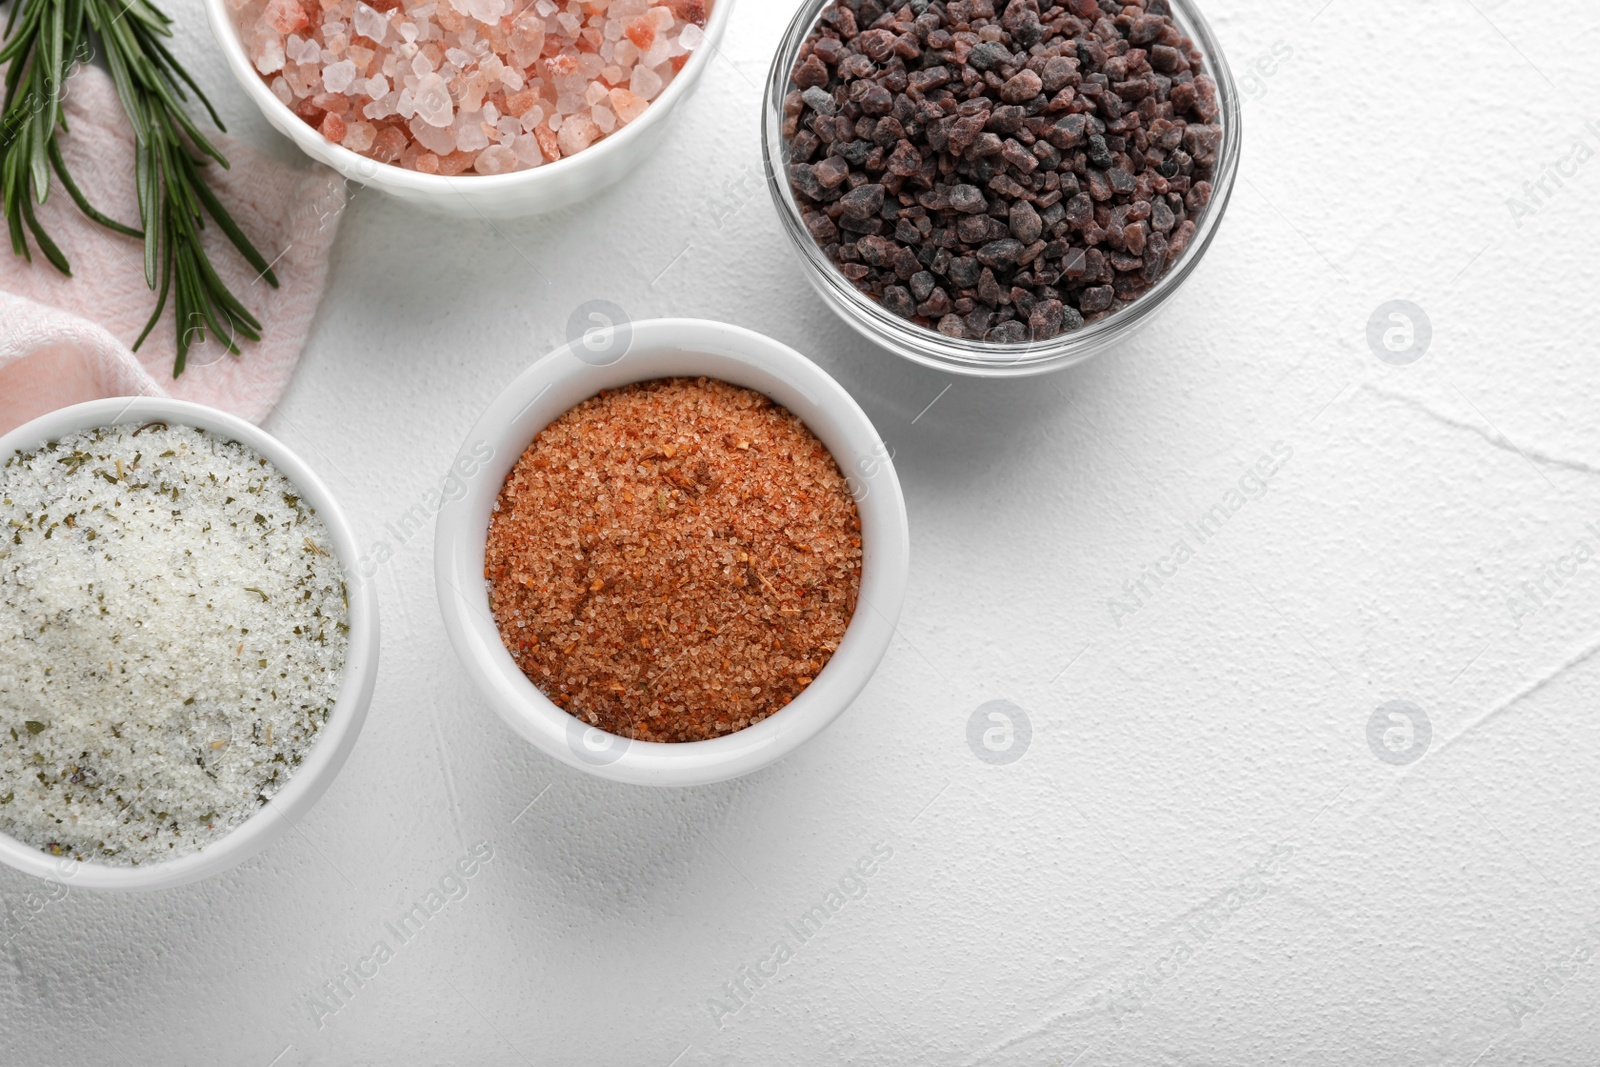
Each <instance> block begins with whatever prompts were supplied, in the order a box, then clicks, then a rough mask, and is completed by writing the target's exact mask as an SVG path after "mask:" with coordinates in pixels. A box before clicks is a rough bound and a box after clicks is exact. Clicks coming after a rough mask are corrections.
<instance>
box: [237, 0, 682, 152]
mask: <svg viewBox="0 0 1600 1067" xmlns="http://www.w3.org/2000/svg"><path fill="white" fill-rule="evenodd" d="M230 6H233V7H235V8H236V11H235V15H234V17H235V19H236V20H237V24H238V25H239V27H240V30H241V35H242V36H243V38H244V41H245V45H246V48H247V50H248V52H249V54H250V57H251V59H252V61H253V62H254V63H255V65H256V68H257V70H259V71H261V73H262V75H263V76H264V77H265V78H266V80H267V81H268V82H269V83H270V85H271V87H272V90H273V93H274V94H275V95H276V96H278V98H279V99H280V100H282V101H283V102H284V103H285V104H286V105H288V106H289V107H290V108H291V109H293V110H294V111H295V112H296V113H297V114H299V115H300V116H301V117H302V118H303V119H305V121H307V122H308V123H310V124H311V125H313V126H316V127H318V128H319V129H322V130H324V132H325V134H326V133H330V132H331V131H335V130H336V131H338V133H339V136H340V138H342V140H343V143H344V144H345V146H346V147H348V148H350V149H351V150H353V151H357V152H360V153H362V154H363V155H367V156H369V157H371V158H373V159H376V160H379V161H381V162H390V163H397V164H399V165H401V166H407V167H411V168H413V169H417V170H422V171H426V172H428V173H440V174H462V173H473V172H476V173H494V174H501V173H507V172H509V171H512V170H522V169H527V168H529V167H535V166H539V165H540V164H542V163H544V162H547V161H550V160H556V159H560V158H561V157H562V156H564V155H572V154H574V153H576V152H581V151H583V150H584V149H585V148H588V147H590V146H591V145H593V144H594V143H595V142H597V141H599V140H601V139H602V138H604V137H605V136H607V135H609V134H611V133H612V132H614V131H615V130H617V129H620V128H622V127H624V126H626V125H627V124H628V123H631V122H634V121H637V120H638V118H639V117H640V116H641V115H643V114H644V112H645V111H646V110H647V109H648V108H649V106H650V101H651V100H653V99H655V98H657V97H658V96H659V95H660V94H661V92H662V91H663V90H664V89H665V88H666V86H667V85H669V84H670V83H671V81H672V79H673V77H674V76H675V75H676V74H677V73H678V72H679V71H680V70H681V69H682V67H683V65H684V63H685V62H686V61H687V59H688V58H689V53H690V52H691V51H693V50H695V49H697V48H699V47H700V46H702V45H703V44H704V42H705V33H704V26H705V24H706V21H707V19H708V17H709V12H710V7H711V0H561V2H560V3H557V2H555V0H533V2H532V3H531V4H529V3H527V2H526V0H230ZM518 7H521V8H522V9H521V10H520V11H517V10H515V9H516V8H518ZM308 13H315V14H308ZM280 72H281V76H280ZM334 97H338V98H341V99H342V101H343V105H344V106H342V107H341V106H339V104H338V103H336V102H335V101H334V99H333V98H334ZM330 117H332V118H336V119H337V120H338V121H337V123H332V122H329V121H328V120H329V118H330ZM485 153H487V154H488V156H487V158H486V159H485V158H484V155H485ZM480 160H482V165H481V166H480V165H479V161H480Z"/></svg>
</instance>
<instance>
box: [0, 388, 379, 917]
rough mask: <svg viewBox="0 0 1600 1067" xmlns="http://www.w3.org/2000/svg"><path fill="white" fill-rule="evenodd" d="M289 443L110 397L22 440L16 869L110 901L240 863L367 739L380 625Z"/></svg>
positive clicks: (13, 492) (1, 635) (12, 700)
mask: <svg viewBox="0 0 1600 1067" xmlns="http://www.w3.org/2000/svg"><path fill="white" fill-rule="evenodd" d="M358 555H359V553H358V550H357V545H356V541H355V537H354V534H353V533H352V531H351V529H350V526H349V524H348V523H347V522H346V521H345V519H344V516H343V514H342V513H341V512H340V510H339V508H338V505H337V504H336V503H335V501H334V500H333V497H332V495H331V494H330V493H329V492H328V490H327V488H326V487H325V486H324V485H323V484H322V482H321V481H320V480H319V479H318V478H317V476H316V475H315V474H314V473H313V472H312V471H311V469H310V468H309V467H307V466H306V465H305V463H303V462H302V461H301V460H300V459H299V458H298V457H296V456H295V455H294V454H293V453H292V452H290V451H289V449H287V448H285V447H284V446H283V445H282V444H281V443H279V442H278V441H277V440H276V439H274V438H273V437H272V436H271V435H270V434H268V433H266V432H265V431H263V430H260V429H258V428H257V427H255V426H252V425H250V424H249V423H247V422H244V421H243V420H240V419H237V418H235V417H233V416H231V415H227V414H224V413H222V412H219V411H216V410H213V409H211V408H207V407H202V406H200V405H196V404H188V403H183V402H180V401H173V400H165V399H156V398H138V399H127V398H124V399H115V400H97V401H92V402H90V403H87V404H79V405H76V406H74V407H70V408H65V409H63V410H61V411H57V412H54V413H52V414H49V415H46V416H44V417H42V418H40V419H36V420H35V421H33V422H31V423H29V424H27V425H26V426H23V427H21V428H19V429H17V430H15V431H13V432H12V433H10V434H7V435H5V436H4V437H0V862H4V863H7V864H9V865H11V866H13V867H16V868H18V869H20V870H23V871H26V872H28V873H30V874H34V875H37V876H39V877H42V878H49V879H51V880H54V881H64V882H69V883H70V884H72V885H74V886H83V887H86V888H159V887H165V886H173V885H180V884H182V883H185V882H190V881H194V880H196V879H199V878H204V877H207V876H209V875H212V874H216V873H217V872H219V871H222V870H225V869H227V868H229V867H231V866H233V865H234V864H236V863H238V862H239V861H240V860H242V859H244V858H245V857H246V856H249V855H251V854H252V853H254V852H256V851H257V850H258V849H260V848H262V847H263V846H264V845H266V844H267V843H268V842H269V841H271V840H272V839H273V838H274V837H276V836H277V835H279V834H281V833H283V832H284V831H285V830H286V829H289V828H290V827H291V826H293V825H294V824H295V823H296V822H297V821H298V820H299V819H300V818H301V817H303V816H304V815H305V814H306V812H307V811H309V810H310V808H311V806H312V805H313V804H314V803H315V802H316V800H317V798H318V797H319V796H321V794H322V792H323V791H324V790H325V789H326V788H327V786H328V784H329V783H330V782H331V781H332V780H333V778H334V776H335V775H336V774H337V773H338V771H339V768H340V767H341V766H342V765H343V763H344V761H345V758H346V757H347V756H348V755H349V753H350V750H351V748H352V747H354V745H355V740H356V736H357V734H358V733H359V732H360V729H361V724H362V721H363V719H364V718H365V716H366V710H367V705H368V704H369V703H370V701H371V698H372V689H373V683H374V680H375V675H376V671H377V662H378V618H377V604H376V596H375V593H374V590H373V588H372V586H371V583H366V582H362V581H361V580H360V579H359V577H358V575H357V571H356V569H355V567H354V561H355V560H356V559H357V558H358Z"/></svg>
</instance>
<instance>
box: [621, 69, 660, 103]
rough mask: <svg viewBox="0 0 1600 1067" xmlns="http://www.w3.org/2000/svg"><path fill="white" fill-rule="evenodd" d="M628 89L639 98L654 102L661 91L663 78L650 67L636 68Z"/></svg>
mask: <svg viewBox="0 0 1600 1067" xmlns="http://www.w3.org/2000/svg"><path fill="white" fill-rule="evenodd" d="M628 88H629V89H630V90H631V91H632V92H633V94H634V95H635V96H637V97H640V98H642V99H645V100H652V99H654V98H655V95H656V94H657V93H659V92H660V91H661V76H660V75H658V74H657V73H656V72H655V71H653V70H651V69H650V68H649V67H642V66H641V67H634V68H633V78H632V79H631V80H630V81H629V83H628Z"/></svg>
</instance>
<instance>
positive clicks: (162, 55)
mask: <svg viewBox="0 0 1600 1067" xmlns="http://www.w3.org/2000/svg"><path fill="white" fill-rule="evenodd" d="M171 25H172V20H171V19H169V18H168V17H167V16H166V15H164V14H162V13H161V12H160V11H159V10H157V9H156V8H155V7H154V6H153V5H152V4H151V3H149V0H13V2H12V6H11V12H10V15H9V16H8V17H7V19H6V27H5V33H4V35H3V39H4V42H5V43H4V46H3V47H0V65H5V64H9V66H8V67H7V70H6V77H5V97H4V101H3V103H0V206H3V208H4V212H5V217H6V225H7V228H8V229H9V231H10V235H11V250H12V251H13V252H14V253H15V254H17V255H19V256H22V257H23V258H25V259H28V260H30V261H31V260H32V258H33V256H32V254H31V252H30V250H29V242H28V237H29V234H31V235H32V237H33V243H34V244H36V245H37V246H38V249H39V252H40V254H42V255H43V256H44V258H45V259H46V260H48V261H49V262H50V263H51V264H52V265H53V266H54V267H55V268H56V269H57V270H59V271H61V272H62V273H63V274H67V275H70V274H71V273H72V268H71V265H70V264H69V263H68V262H67V257H66V256H65V255H63V254H62V252H61V249H60V248H59V247H57V246H56V244H55V242H54V241H52V240H51V239H50V236H49V235H48V234H47V233H45V231H44V228H43V227H42V226H40V225H39V220H38V218H37V217H36V216H35V213H34V205H35V204H36V203H37V204H42V203H44V201H45V198H46V197H47V196H48V195H49V193H50V183H51V175H52V174H53V175H54V176H55V177H56V178H59V179H60V181H61V185H62V187H63V188H64V189H66V191H67V195H68V196H70V197H71V198H72V201H73V203H75V204H77V206H78V208H79V210H81V211H82V212H83V213H84V215H86V216H87V217H89V218H90V219H92V220H94V221H95V222H96V223H98V224H99V225H101V226H104V227H106V228H107V229H109V230H113V231H115V232H117V233H121V234H126V235H127V236H129V237H142V238H143V239H144V277H145V284H147V285H148V286H149V287H150V288H151V289H153V290H155V291H156V306H155V310H154V311H153V312H152V313H151V315H150V320H149V321H148V322H147V323H145V327H144V331H143V332H142V333H140V334H139V339H138V340H137V341H135V342H134V345H133V347H134V348H138V347H139V346H140V345H141V344H143V343H144V340H145V338H146V337H148V336H150V331H151V330H152V329H154V328H155V325H156V323H157V322H159V321H160V319H161V314H162V312H163V311H164V310H165V309H166V306H167V301H168V299H169V298H170V299H171V301H172V306H173V313H174V325H175V327H176V330H177V351H178V358H177V361H176V362H175V363H174V364H173V368H172V374H173V377H177V376H178V375H180V374H182V373H183V369H184V365H185V363H186V361H187V358H188V354H189V351H190V350H191V349H192V348H194V347H195V346H196V345H199V344H203V343H204V342H205V340H206V337H207V334H208V333H209V335H210V336H211V337H212V338H214V339H216V340H218V341H220V342H221V343H222V344H223V346H224V347H225V348H226V349H227V350H228V351H229V352H230V353H232V354H234V355H238V354H239V344H238V341H239V339H240V338H243V339H245V340H250V341H259V340H260V339H261V323H260V322H258V321H257V320H256V318H255V316H253V315H252V314H250V312H249V310H248V309H247V308H246V307H245V306H244V304H243V303H241V302H240V301H239V299H238V298H237V297H235V296H234V295H233V293H231V292H230V291H229V290H228V287H227V286H226V285H225V284H224V283H223V281H222V279H221V278H219V277H218V276H217V272H216V270H215V268H213V266H212V265H211V260H210V258H209V257H207V255H206V252H205V249H204V248H202V247H201V244H200V232H201V230H202V229H204V227H205V224H206V217H207V216H210V218H211V219H212V221H214V222H215V223H216V224H217V225H218V226H219V227H220V228H221V229H222V232H223V233H224V234H226V235H227V237H228V240H229V241H230V242H232V244H233V246H234V248H236V249H238V251H239V254H240V255H242V256H244V258H245V260H246V261H247V262H248V263H249V264H250V265H251V266H252V267H254V268H255V269H256V270H257V271H258V272H259V273H260V275H261V277H263V278H265V279H266V280H267V282H268V284H270V285H272V286H273V287H274V288H276V287H277V285H278V279H277V276H276V275H274V274H273V272H272V268H271V267H270V266H269V265H268V264H267V261H266V260H265V259H264V258H263V257H262V255H261V253H260V252H258V251H256V248H255V246H254V245H252V244H251V243H250V241H249V239H248V238H246V237H245V235H244V234H243V233H242V232H241V231H240V229H239V227H238V225H237V224H236V223H235V222H234V221H233V219H232V217H230V216H229V214H228V211H227V209H226V208H224V207H223V206H222V203H221V202H220V201H219V200H218V199H217V197H216V194H215V193H213V192H212V191H211V188H210V187H209V186H208V185H207V184H206V181H205V177H204V175H203V174H202V172H201V168H202V167H203V166H205V165H206V164H207V163H208V162H212V161H214V162H216V163H217V164H219V165H220V166H222V167H227V165H228V161H227V160H226V159H225V158H223V155H222V153H221V152H219V151H218V150H217V148H216V146H215V145H213V144H212V143H211V142H210V140H208V139H207V138H206V136H205V135H204V134H202V133H201V132H200V130H199V128H198V127H197V126H196V125H195V124H194V121H193V120H192V119H191V118H190V117H189V115H188V113H187V112H186V111H185V110H184V106H183V105H184V102H185V101H187V100H188V99H189V92H190V91H192V92H193V94H194V96H195V97H196V98H197V99H198V100H199V102H200V103H201V104H202V105H203V106H204V107H205V109H206V112H207V113H208V114H209V115H210V116H211V121H212V122H214V123H216V125H217V128H218V129H221V128H222V120H221V119H220V118H218V117H217V112H216V109H215V108H213V107H212V106H211V102H210V101H209V100H207V99H206V96H205V94H204V93H203V92H201V91H200V87H199V86H198V85H196V84H195V82H194V79H193V78H191V77H190V76H189V73H188V72H187V71H186V70H184V69H183V67H182V65H180V64H179V63H178V61H177V60H176V59H174V58H173V55H172V53H171V52H170V51H168V49H167V47H166V45H165V44H164V43H163V39H164V38H169V37H171V36H172V30H171ZM97 43H98V45H99V46H100V48H101V49H102V50H103V54H104V55H105V59H106V65H107V66H108V67H109V68H110V70H111V78H112V81H113V83H114V84H115V85H116V89H117V98H118V99H119V100H120V101H121V103H122V110H123V112H124V113H125V114H126V115H127V118H128V122H129V124H130V125H131V126H132V127H133V136H134V153H135V161H136V167H135V173H134V181H135V183H136V188H137V190H138V196H139V221H140V228H138V229H135V228H134V227H132V226H128V225H125V224H123V223H121V222H118V221H117V220H115V219H112V218H109V217H107V216H106V215H105V214H103V213H102V212H100V211H98V210H96V209H95V208H94V206H93V205H91V204H90V203H89V201H88V199H87V198H86V197H85V196H84V195H83V191H82V190H81V189H79V188H78V185H77V183H76V182H74V181H73V179H72V175H71V174H70V173H69V172H68V170H67V165H66V162H65V160H64V159H63V157H62V154H61V146H60V144H59V142H58V138H59V136H60V135H61V134H63V133H65V132H66V131H67V120H66V115H65V113H64V112H63V110H62V107H61V99H62V93H63V91H64V89H65V86H66V82H67V78H68V77H69V76H70V75H71V73H72V69H73V67H74V66H76V65H77V64H78V63H80V62H84V61H87V60H88V59H89V58H90V57H91V56H92V55H93V54H94V49H95V45H96V44H97Z"/></svg>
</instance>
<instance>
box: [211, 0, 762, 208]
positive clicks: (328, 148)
mask: <svg viewBox="0 0 1600 1067" xmlns="http://www.w3.org/2000/svg"><path fill="white" fill-rule="evenodd" d="M204 3H205V8H206V17H207V20H208V21H209V22H210V23H211V32H212V36H213V37H215V38H216V41H217V44H218V45H219V46H220V47H221V48H222V53H223V57H224V58H225V59H226V60H227V63H228V67H229V69H231V70H232V72H233V75H234V78H235V79H236V80H237V81H238V82H239V84H240V85H241V86H242V87H243V88H244V90H245V93H246V94H247V95H248V96H249V97H250V99H251V100H253V101H255V104H256V106H257V107H258V108H260V109H261V112H262V114H264V115H265V116H266V117H267V119H268V121H269V122H271V123H272V125H273V126H274V127H275V128H276V129H278V130H279V131H280V132H282V133H284V134H285V135H286V136H288V137H289V138H290V139H291V140H293V141H294V142H295V143H296V144H297V145H298V146H299V147H300V149H301V150H302V151H304V152H306V153H307V154H309V155H311V156H312V157H313V158H316V159H320V160H322V161H323V162H325V163H327V164H328V165H330V166H332V167H333V168H334V169H336V170H338V171H339V173H341V174H343V175H345V176H346V177H348V178H351V179H353V180H355V181H358V182H362V183H369V184H374V185H377V186H380V187H382V188H387V189H390V190H410V191H413V192H416V193H425V194H431V195H433V196H437V197H440V198H444V197H446V196H452V197H453V196H455V195H458V194H459V191H460V186H459V185H458V184H457V178H452V177H448V176H446V175H440V174H423V173H421V172H419V171H414V170H408V169H406V168H405V167H401V166H397V165H395V164H391V163H380V162H378V161H377V160H374V159H371V158H369V157H367V156H364V155H361V154H360V153H359V152H353V151H351V150H350V149H348V148H345V147H344V146H343V145H339V144H335V143H333V142H332V141H329V140H328V139H327V138H326V137H324V136H323V135H322V134H321V132H319V131H318V130H315V129H313V128H312V127H311V126H310V125H308V124H307V123H306V122H305V120H303V119H301V118H300V116H298V115H296V114H295V113H294V111H293V110H291V109H290V108H289V106H288V105H287V104H285V103H284V102H283V101H282V100H279V99H278V98H277V97H276V96H275V95H273V92H272V90H271V89H270V88H269V87H268V85H267V81H266V79H265V78H264V77H262V75H261V73H260V72H259V71H257V70H256V68H255V64H254V63H252V62H251V60H250V57H249V55H248V53H247V52H246V51H245V47H244V40H243V38H242V37H241V35H240V32H239V28H238V26H236V25H235V23H234V21H233V10H232V7H231V5H230V4H229V2H228V0H204ZM734 3H735V0H716V2H715V3H714V4H713V5H712V7H711V14H710V16H709V18H708V19H707V21H706V27H705V33H706V41H705V43H704V44H703V45H701V46H700V47H699V48H697V49H695V50H694V51H693V52H691V53H690V54H689V59H688V61H687V62H686V63H685V64H684V66H683V69H682V70H681V71H679V72H678V74H677V76H676V77H674V78H673V79H672V83H671V84H670V85H668V86H667V87H666V88H665V89H663V90H662V91H661V93H660V95H658V96H657V97H656V98H655V99H654V100H652V101H651V102H650V107H649V108H647V109H646V110H645V112H644V114H642V115H640V116H639V117H638V118H637V119H635V120H634V121H632V122H630V123H628V124H627V125H626V126H624V127H622V128H621V129H619V130H617V131H616V132H614V133H612V134H610V135H608V136H607V137H605V138H603V139H602V140H600V141H598V142H596V143H595V144H593V145H591V146H589V147H588V148H587V149H585V150H584V151H582V152H580V153H578V154H577V155H575V156H569V157H568V158H566V159H559V160H556V161H555V162H554V163H545V164H543V165H541V166H538V167H534V168H532V169H531V170H519V171H512V172H510V173H508V174H465V175H460V176H458V177H459V178H460V179H461V180H463V181H465V182H469V183H470V185H469V188H470V189H471V190H472V191H473V192H475V193H484V194H490V195H492V194H493V193H495V192H497V191H501V190H505V189H510V188H523V187H526V186H529V185H532V184H534V183H539V182H544V183H549V182H554V181H559V180H560V179H561V178H562V177H564V176H566V175H567V174H568V173H569V172H571V171H572V170H575V169H579V168H582V167H584V166H585V163H586V162H587V166H588V167H589V168H591V169H596V170H599V169H604V167H605V164H606V163H607V162H609V161H610V160H611V159H612V157H614V156H617V155H619V154H625V153H627V152H628V151H629V150H630V146H631V145H632V144H633V143H634V142H635V141H638V140H641V139H643V138H645V136H646V133H647V131H648V130H649V129H650V128H651V127H653V126H654V125H656V124H657V123H659V122H662V121H664V120H665V118H666V116H667V114H668V113H669V112H670V111H671V110H672V108H673V107H674V106H675V105H676V103H677V102H678V100H679V98H681V97H682V96H684V95H685V94H687V93H689V92H691V91H693V87H694V84H695V83H696V82H697V81H698V80H699V78H700V75H701V73H702V72H703V70H704V68H705V66H706V65H707V64H709V63H710V61H711V56H712V54H713V53H715V52H716V49H717V44H718V42H719V41H720V40H721V38H722V35H723V33H724V31H725V30H726V29H727V25H728V19H729V18H730V17H732V14H733V5H734Z"/></svg>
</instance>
